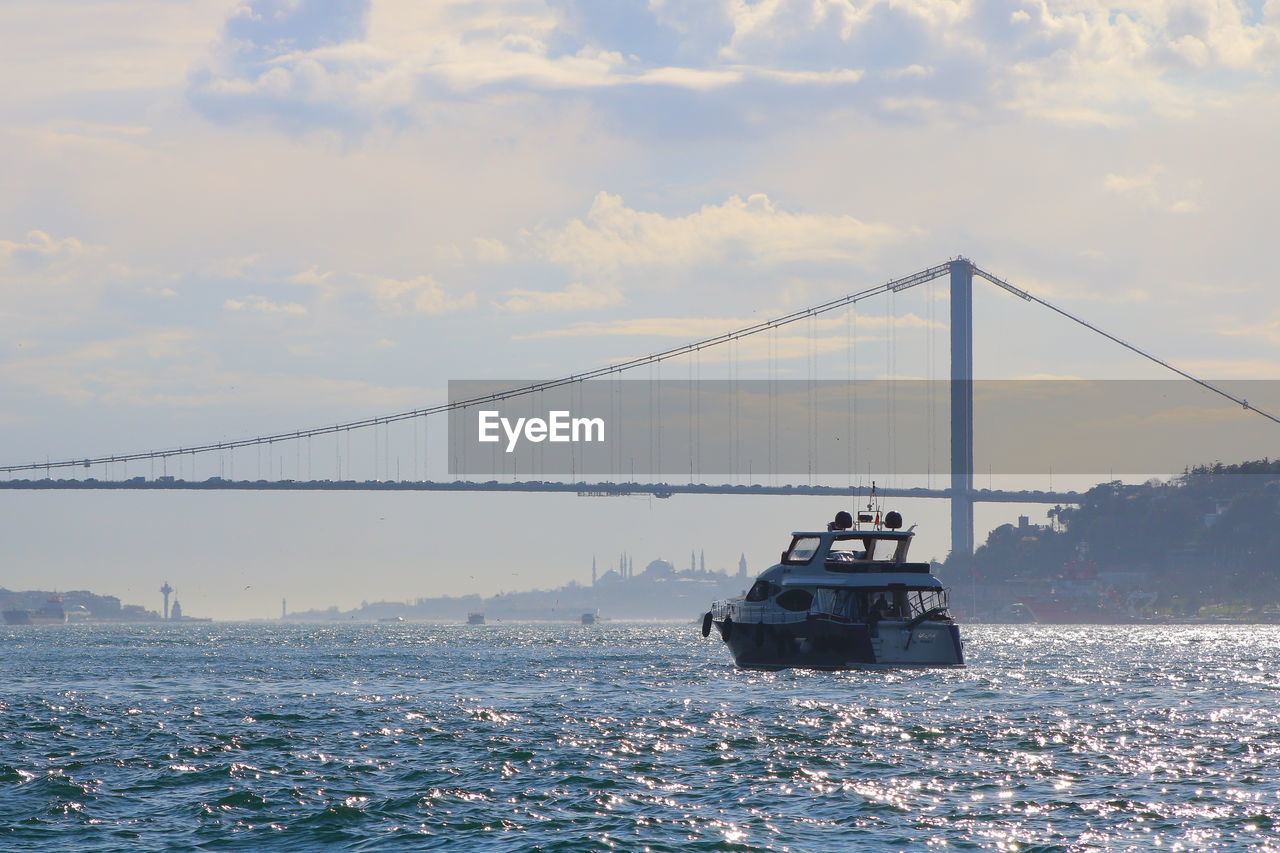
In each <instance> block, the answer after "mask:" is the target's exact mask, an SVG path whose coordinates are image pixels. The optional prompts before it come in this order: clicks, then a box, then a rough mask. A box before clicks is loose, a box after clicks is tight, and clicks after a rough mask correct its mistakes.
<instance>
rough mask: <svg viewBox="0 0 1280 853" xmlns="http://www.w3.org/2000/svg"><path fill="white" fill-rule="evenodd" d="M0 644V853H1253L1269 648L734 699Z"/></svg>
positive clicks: (399, 633) (493, 633)
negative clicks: (200, 850)
mask: <svg viewBox="0 0 1280 853" xmlns="http://www.w3.org/2000/svg"><path fill="white" fill-rule="evenodd" d="M69 628H70V626H64V627H62V628H34V629H22V630H16V629H15V630H10V631H8V632H6V633H3V634H0V653H2V655H3V656H2V657H0V671H2V672H3V680H2V681H0V683H3V684H4V694H3V695H2V696H0V715H2V718H3V722H4V725H3V728H2V729H0V790H2V791H3V796H2V797H0V826H3V836H2V838H3V840H0V849H5V850H15V851H18V850H37V849H49V847H50V845H53V846H57V847H61V848H63V849H76V850H85V851H98V850H101V851H107V850H117V849H120V847H121V845H122V844H124V843H126V841H127V844H128V846H129V849H131V850H132V849H137V850H170V849H189V848H194V847H199V846H204V847H206V848H209V849H217V850H259V849H273V850H275V849H280V850H342V849H352V850H355V849H359V850H374V851H376V850H384V849H385V850H404V849H413V850H435V849H440V850H454V849H468V850H482V851H483V850H513V849H516V850H525V849H530V850H533V849H545V850H551V849H555V850H565V851H575V850H582V851H588V850H600V849H616V850H628V851H629V850H637V849H651V850H655V851H661V850H688V849H694V850H698V849H706V850H726V849H727V850H779V851H780V850H791V851H797V850H798V851H806V850H828V849H835V848H841V849H859V850H912V849H926V848H932V849H981V850H1015V849H1016V850H1024V851H1025V850H1032V849H1034V850H1071V851H1076V850H1079V851H1085V850H1108V851H1109V850H1150V849H1167V850H1174V849H1182V850H1223V851H1226V850H1257V851H1263V850H1280V847H1277V845H1276V843H1275V841H1274V840H1273V837H1274V836H1275V834H1276V829H1277V827H1280V770H1278V769H1277V768H1280V708H1277V703H1276V699H1277V698H1278V696H1280V677H1277V675H1276V672H1275V671H1274V670H1272V669H1269V668H1268V667H1267V666H1266V665H1265V662H1266V661H1275V660H1280V657H1278V656H1277V654H1276V652H1277V651H1280V629H1276V628H1273V627H1229V628H1203V627H1176V628H1174V627H1123V626H1121V627H1088V628H1086V627H1068V628H1062V627H1058V628H1049V627H1043V626H1008V627H995V626H977V627H974V628H967V629H966V635H967V638H968V643H969V650H968V651H969V655H970V666H969V667H968V668H967V669H964V670H933V671H929V670H925V671H883V672H848V673H817V672H803V671H794V672H782V673H748V672H742V671H738V670H735V669H734V668H733V667H732V665H731V663H730V662H729V660H728V656H727V654H726V653H725V651H724V649H723V647H722V646H720V645H719V644H718V643H715V642H713V641H704V640H703V639H702V638H701V637H700V636H698V635H697V631H696V629H694V628H692V627H689V626H682V625H681V626H677V625H642V624H609V623H606V624H604V625H600V626H597V627H595V628H592V629H583V628H579V627H577V626H567V625H517V626H492V627H490V628H487V629H485V630H483V631H475V630H471V631H466V630H461V629H460V627H456V626H442V625H412V624H404V625H401V624H397V625H377V626H338V627H335V626H321V627H308V626H288V625H283V626H260V625H253V626H249V625H245V626H236V625H227V626H222V625H219V626H217V628H216V630H210V629H209V628H208V626H205V627H204V628H203V629H201V628H196V627H194V626H153V627H111V628H107V627H93V626H76V627H75V628H73V629H69Z"/></svg>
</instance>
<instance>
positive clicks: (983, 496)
mask: <svg viewBox="0 0 1280 853" xmlns="http://www.w3.org/2000/svg"><path fill="white" fill-rule="evenodd" d="M0 489H41V490H49V489H55V490H56V489H67V490H70V489H103V490H112V489H138V490H148V489H169V490H192V491H204V490H231V491H252V490H264V491H332V492H569V493H571V494H578V495H583V496H588V497H614V496H626V495H652V496H654V497H659V498H669V497H672V496H673V495H810V496H822V497H837V496H843V497H848V496H850V495H865V494H866V490H865V489H856V488H854V489H850V488H847V487H839V486H796V485H788V486H764V485H759V484H757V485H751V486H742V485H731V484H728V483H725V484H720V485H711V484H706V483H587V482H577V483H556V482H545V481H543V482H515V483H512V482H497V481H489V482H474V481H469V480H362V481H357V480H341V481H336V480H224V479H219V478H214V479H209V480H178V479H174V478H159V479H154V480H147V479H144V478H142V477H135V478H133V479H130V480H94V479H85V480H70V479H68V480H52V479H44V480H0ZM876 491H877V492H878V493H879V494H880V496H881V497H886V498H950V497H952V493H951V490H950V489H886V488H877V490H876ZM970 499H971V500H973V501H986V502H997V503H1053V504H1057V503H1078V502H1079V501H1080V495H1079V494H1077V493H1076V492H1036V491H1021V492H1013V491H1001V490H991V489H978V490H975V491H973V492H971V493H970Z"/></svg>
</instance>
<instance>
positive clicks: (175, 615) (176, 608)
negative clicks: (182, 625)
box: [169, 598, 182, 622]
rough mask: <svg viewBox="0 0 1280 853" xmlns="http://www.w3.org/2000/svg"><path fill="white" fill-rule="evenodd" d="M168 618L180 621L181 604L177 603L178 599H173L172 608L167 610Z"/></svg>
mask: <svg viewBox="0 0 1280 853" xmlns="http://www.w3.org/2000/svg"><path fill="white" fill-rule="evenodd" d="M169 618H170V619H172V620H173V621H175V622H181V621H182V605H181V604H179V603H178V599H176V598H175V599H174V600H173V610H171V611H169Z"/></svg>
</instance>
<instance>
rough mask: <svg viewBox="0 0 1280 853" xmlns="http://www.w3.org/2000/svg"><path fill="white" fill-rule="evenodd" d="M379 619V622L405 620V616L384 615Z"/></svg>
mask: <svg viewBox="0 0 1280 853" xmlns="http://www.w3.org/2000/svg"><path fill="white" fill-rule="evenodd" d="M378 621H379V622H403V621H404V617H403V616H383V617H382V618H381V619H379V620H378Z"/></svg>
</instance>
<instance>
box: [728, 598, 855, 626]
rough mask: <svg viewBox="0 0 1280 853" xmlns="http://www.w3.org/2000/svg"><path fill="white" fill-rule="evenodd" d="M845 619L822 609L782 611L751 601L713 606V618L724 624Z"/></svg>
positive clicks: (738, 601)
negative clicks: (816, 618) (826, 618)
mask: <svg viewBox="0 0 1280 853" xmlns="http://www.w3.org/2000/svg"><path fill="white" fill-rule="evenodd" d="M815 616H816V617H828V618H837V619H838V618H844V617H841V616H840V615H839V614H836V613H832V612H830V611H828V610H825V609H823V608H820V607H812V608H810V609H808V610H782V609H780V608H778V607H774V606H772V605H770V604H767V603H765V602H761V603H759V604H757V603H755V602H751V601H742V600H740V599H739V600H732V599H730V600H728V601H717V602H716V603H715V604H713V605H712V606H711V618H712V619H714V620H715V621H717V622H723V621H724V620H725V617H732V619H733V621H734V622H740V623H742V624H752V625H754V624H757V623H759V622H763V623H765V624H766V625H790V624H795V623H799V622H806V621H808V620H809V619H810V618H811V617H815Z"/></svg>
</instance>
